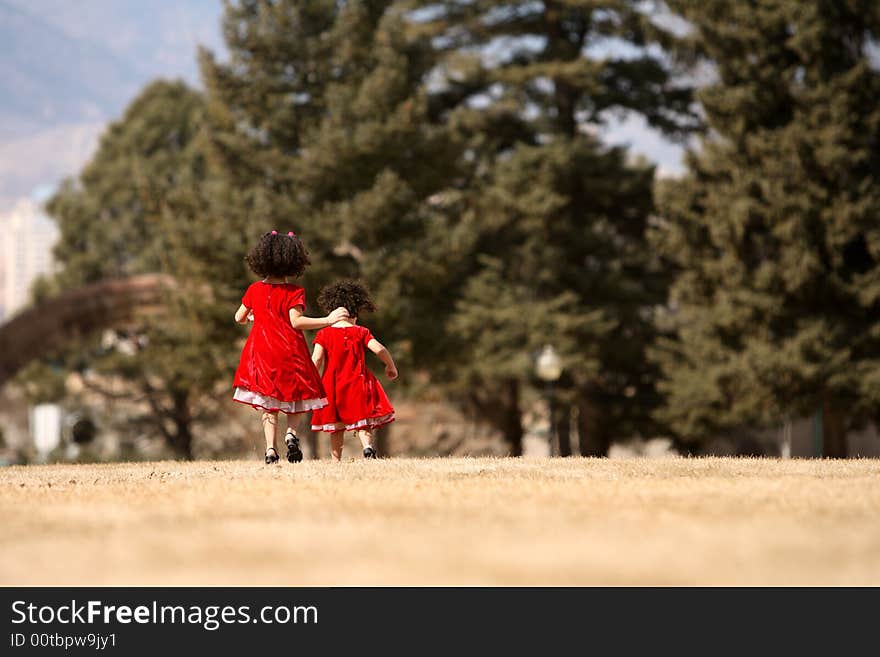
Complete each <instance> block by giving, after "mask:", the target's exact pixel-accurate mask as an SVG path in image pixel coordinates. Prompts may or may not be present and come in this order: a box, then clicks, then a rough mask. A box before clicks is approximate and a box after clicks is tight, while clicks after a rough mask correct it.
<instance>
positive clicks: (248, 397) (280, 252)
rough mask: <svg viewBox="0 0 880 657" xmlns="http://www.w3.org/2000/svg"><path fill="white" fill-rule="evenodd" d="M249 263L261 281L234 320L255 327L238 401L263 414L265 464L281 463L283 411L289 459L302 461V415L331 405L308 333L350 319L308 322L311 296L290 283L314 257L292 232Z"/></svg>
mask: <svg viewBox="0 0 880 657" xmlns="http://www.w3.org/2000/svg"><path fill="white" fill-rule="evenodd" d="M245 260H246V261H247V263H248V266H250V268H251V270H252V271H253V272H254V273H255V274H256V275H257V276H260V277H261V278H262V280H261V281H258V282H256V283H253V284H251V285H250V287H248V289H247V291H246V292H245V294H244V297H243V298H242V300H241V306H239V308H238V310H237V311H236V312H235V321H236V322H238V323H239V324H246V323H247V322H248V321H249V320H253V322H254V326H253V328H252V329H251V333H250V335H249V336H248V339H247V342H246V343H245V345H244V349H243V350H242V352H241V361H240V362H239V365H238V369H237V370H236V372H235V380H234V382H233V385H234V386H235V393H234V394H233V399H234V400H235V401H238V402H241V403H243V404H248V405H250V406H253V407H254V408H255V409H257V410H259V411H262V425H263V435H264V437H265V439H266V463H276V462H277V461H278V449H277V448H276V443H275V433H276V432H275V430H276V426H277V424H278V413H279V411H280V412H282V413H284V414H285V415H286V416H287V433H286V434H285V443H286V444H287V460H288V461H290V462H291V463H298V462H299V461H302V458H303V454H302V450H301V449H300V446H299V439H298V438H297V436H296V429H297V427H298V425H299V414H300V413H306V412H308V411H312V410H315V409H319V408H322V407H324V406H326V405H327V399H326V396H325V394H324V388H323V386H322V385H321V377H320V375H319V374H318V370H317V369H316V368H315V365H314V363H313V362H312V359H311V357H310V355H309V348H308V345H307V344H306V339H305V337H304V336H303V334H302V331H303V329H318V328H323V327H325V326H330V325H331V324H335V323H336V322H338V321H340V320H343V319H346V318H348V311H347V310H346V309H345V308H337V309H336V310H334V311H333V312H331V313H330V314H329V315H327V316H326V317H306V316H304V315H303V313H304V312H305V303H306V294H305V290H303V288H302V287H300V286H298V285H295V284H293V283H289V282H288V280H287V279H288V278H298V277H300V276H301V275H302V273H303V272H304V271H305V268H306V267H307V266H308V265H309V264H310V261H309V253H308V251H306V248H305V246H303V243H302V241H300V239H299V237H297V236H296V235H294V234H293V233H292V232H289V233H287V234H286V235H281V234H279V233H278V231H274V230H273V231H271V232H269V233H266V234H264V235H263V236H262V237H261V238H260V241H259V242H258V243H257V245H256V246H255V247H254V248H253V249H251V251H250V253H248V254H247V257H246V258H245Z"/></svg>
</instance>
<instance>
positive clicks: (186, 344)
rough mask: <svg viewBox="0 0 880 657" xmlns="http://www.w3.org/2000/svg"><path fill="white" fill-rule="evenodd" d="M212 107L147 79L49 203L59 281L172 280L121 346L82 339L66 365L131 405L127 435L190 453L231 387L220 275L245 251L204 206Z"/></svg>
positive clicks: (120, 337) (61, 284) (175, 85)
mask: <svg viewBox="0 0 880 657" xmlns="http://www.w3.org/2000/svg"><path fill="white" fill-rule="evenodd" d="M204 112H205V106H204V99H203V97H202V95H201V94H199V93H198V92H196V91H194V90H192V89H190V88H188V87H187V86H186V85H184V84H183V83H179V82H164V81H159V82H155V83H153V84H151V85H149V86H147V87H146V88H145V89H144V90H143V91H142V92H141V94H140V95H139V96H138V97H137V98H136V99H135V100H134V101H132V103H131V104H130V106H129V107H128V109H127V110H126V112H125V115H124V116H123V117H122V119H121V120H120V121H118V122H116V123H113V124H111V126H110V127H109V128H108V130H107V132H106V133H105V134H104V136H103V137H102V139H101V143H100V146H99V148H98V151H97V152H96V153H95V155H94V157H93V158H92V160H91V162H89V164H88V165H87V166H86V167H85V169H84V170H83V172H82V173H81V175H80V176H79V177H78V178H77V179H74V180H69V181H67V182H66V183H65V184H64V185H63V186H62V188H61V189H60V190H59V191H58V193H57V194H56V195H55V196H54V197H53V198H52V199H51V200H50V202H49V203H48V211H49V213H50V215H51V216H52V217H53V218H54V219H55V220H56V221H57V222H58V225H59V229H60V239H59V242H58V245H57V247H56V249H55V257H56V259H57V261H58V262H59V263H60V266H61V269H60V271H59V273H58V275H57V276H56V277H55V280H54V282H53V284H54V286H55V287H57V288H62V289H63V288H72V287H77V286H80V285H83V284H85V283H90V282H94V281H97V280H102V279H112V278H118V277H124V276H130V275H134V274H143V273H162V274H165V275H167V277H168V279H169V280H171V281H173V283H172V284H171V285H170V286H169V288H168V290H167V294H166V298H165V302H166V305H167V312H164V313H162V314H161V315H160V316H156V317H153V318H144V319H143V320H142V321H140V322H139V323H137V324H135V325H132V326H127V327H120V329H119V331H117V332H116V338H117V339H116V340H115V342H116V343H117V345H118V344H122V345H123V346H122V348H114V347H112V346H108V344H106V343H104V342H103V341H102V339H101V336H82V341H81V343H80V344H78V345H77V346H76V347H75V348H74V349H72V350H71V351H70V352H68V353H67V355H66V359H65V362H66V366H67V367H68V368H69V369H75V370H78V371H80V372H81V373H82V374H83V380H84V382H85V383H86V385H87V386H88V388H89V389H90V390H92V391H94V392H97V393H100V394H101V395H103V396H105V397H106V398H107V399H108V400H112V402H113V403H114V404H117V405H118V404H120V403H125V404H128V405H129V409H130V415H129V416H128V417H127V421H126V426H125V427H121V429H122V430H123V431H125V432H127V433H131V432H135V431H137V430H138V427H139V426H143V427H144V428H145V429H146V433H147V434H153V435H160V436H162V437H164V439H165V442H166V443H167V445H168V446H169V447H170V448H171V449H172V450H173V451H174V453H175V454H176V455H177V456H179V457H182V458H192V456H193V443H194V438H195V436H196V427H197V425H199V424H202V423H210V422H211V421H212V420H213V419H214V417H213V414H212V411H215V410H216V409H215V408H214V407H212V405H211V401H212V400H213V399H216V397H217V396H216V395H215V394H214V393H215V387H216V386H217V385H218V384H220V385H221V386H222V385H223V384H224V383H225V384H226V385H225V389H226V390H228V387H229V374H228V372H229V370H230V368H231V367H232V363H231V362H230V361H231V358H232V356H231V354H233V351H234V347H233V345H234V339H235V331H234V327H233V324H232V322H230V319H229V318H230V312H231V310H230V309H234V307H235V306H234V305H232V304H233V302H232V301H229V294H228V292H225V293H224V288H223V283H222V281H223V280H224V278H223V277H219V273H221V272H222V273H224V274H225V273H226V272H227V271H228V269H229V267H230V264H229V263H230V258H231V257H232V258H235V259H236V260H237V259H240V257H241V256H240V254H239V253H238V252H239V250H240V244H239V243H237V242H236V243H233V242H232V241H231V240H230V238H229V236H227V235H226V234H225V233H224V232H223V230H221V229H220V228H219V227H218V225H217V224H216V223H215V222H214V218H213V216H210V215H206V214H204V213H203V212H202V211H201V209H202V208H203V207H204V204H205V198H204V197H205V195H208V196H210V195H211V191H207V190H205V189H203V188H202V186H203V185H204V184H205V181H206V179H207V170H206V163H205V159H204V157H203V150H202V140H201V134H202V126H203V122H204ZM224 270H226V271H224ZM218 280H219V281H221V282H220V283H216V281H218ZM144 406H145V407H144Z"/></svg>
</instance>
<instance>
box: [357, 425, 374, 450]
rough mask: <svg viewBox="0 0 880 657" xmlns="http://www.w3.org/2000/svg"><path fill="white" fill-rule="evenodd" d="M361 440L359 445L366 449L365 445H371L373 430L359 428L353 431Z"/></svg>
mask: <svg viewBox="0 0 880 657" xmlns="http://www.w3.org/2000/svg"><path fill="white" fill-rule="evenodd" d="M354 435H356V436H357V437H358V438H360V440H361V447H363V448H364V449H366V448H367V447H373V430H372V429H359V430H357V431H355V432H354Z"/></svg>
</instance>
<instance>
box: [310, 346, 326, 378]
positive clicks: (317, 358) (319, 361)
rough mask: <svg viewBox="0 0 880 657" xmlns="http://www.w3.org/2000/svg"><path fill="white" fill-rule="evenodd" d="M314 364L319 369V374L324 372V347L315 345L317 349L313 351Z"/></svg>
mask: <svg viewBox="0 0 880 657" xmlns="http://www.w3.org/2000/svg"><path fill="white" fill-rule="evenodd" d="M312 362H313V363H314V364H315V367H316V368H317V369H318V372H320V373H322V374H323V372H324V369H323V368H324V347H322V346H321V345H319V344H316V345H315V348H314V349H312Z"/></svg>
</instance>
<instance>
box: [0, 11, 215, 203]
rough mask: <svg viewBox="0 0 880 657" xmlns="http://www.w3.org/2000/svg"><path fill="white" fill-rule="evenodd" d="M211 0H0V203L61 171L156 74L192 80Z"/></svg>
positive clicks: (211, 27)
mask: <svg viewBox="0 0 880 657" xmlns="http://www.w3.org/2000/svg"><path fill="white" fill-rule="evenodd" d="M222 12H223V5H222V2H221V0H187V1H186V2H180V0H149V1H148V2H143V1H140V0H82V1H80V2H70V0H0V211H2V210H3V209H5V208H8V207H9V205H10V203H11V202H12V200H13V199H14V198H17V197H20V196H24V195H27V194H29V193H30V191H31V189H33V188H34V187H35V186H38V185H41V184H53V183H56V182H57V181H58V180H59V179H60V178H62V177H64V176H65V175H70V174H73V173H75V172H76V170H77V169H78V168H79V167H80V166H81V165H82V163H83V162H84V161H85V159H86V158H87V157H88V155H89V154H90V153H91V151H92V149H93V147H94V144H95V141H96V138H97V135H98V134H99V133H100V130H101V129H102V126H104V125H105V124H106V123H107V122H108V121H110V120H112V119H114V118H116V117H118V116H119V115H120V114H121V112H122V110H123V109H124V107H125V105H126V104H127V103H128V102H129V101H130V100H131V99H132V98H133V97H134V96H135V95H136V94H137V92H138V90H139V89H140V88H141V87H142V86H143V85H144V84H146V83H147V82H149V81H150V80H152V79H154V78H157V77H167V78H178V77H182V78H184V79H186V80H187V81H188V82H190V83H192V84H198V70H197V64H196V48H197V46H198V45H199V44H202V45H205V46H207V47H209V48H212V49H214V50H221V51H222V47H223V46H222V39H221V34H220V18H221V15H222Z"/></svg>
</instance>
